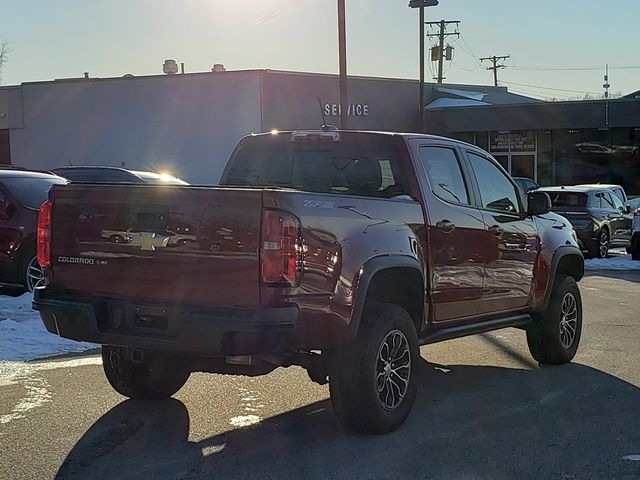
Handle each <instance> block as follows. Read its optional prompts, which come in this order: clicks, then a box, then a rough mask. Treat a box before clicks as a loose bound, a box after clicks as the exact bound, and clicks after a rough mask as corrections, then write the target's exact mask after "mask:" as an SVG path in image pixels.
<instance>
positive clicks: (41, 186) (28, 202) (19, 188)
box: [5, 177, 67, 208]
mask: <svg viewBox="0 0 640 480" xmlns="http://www.w3.org/2000/svg"><path fill="white" fill-rule="evenodd" d="M66 183H67V181H66V180H64V179H62V178H57V177H51V178H47V177H12V178H10V179H9V180H8V181H6V183H5V184H6V186H7V187H8V188H9V191H10V192H11V193H12V194H13V195H14V196H15V197H16V199H17V200H18V202H20V204H22V205H23V206H25V207H28V208H40V205H42V204H43V203H44V202H45V201H46V200H47V198H48V195H49V189H50V188H51V186H52V185H65V184H66Z"/></svg>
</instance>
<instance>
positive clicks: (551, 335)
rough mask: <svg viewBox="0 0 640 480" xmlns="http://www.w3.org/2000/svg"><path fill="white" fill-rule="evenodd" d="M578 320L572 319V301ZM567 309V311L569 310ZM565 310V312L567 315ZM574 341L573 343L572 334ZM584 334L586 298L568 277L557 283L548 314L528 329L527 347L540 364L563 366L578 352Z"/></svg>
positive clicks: (536, 317)
mask: <svg viewBox="0 0 640 480" xmlns="http://www.w3.org/2000/svg"><path fill="white" fill-rule="evenodd" d="M569 297H572V298H573V302H574V305H575V316H573V315H570V310H571V309H570V305H571V299H570V298H569ZM565 307H567V308H565ZM563 309H564V312H563ZM572 330H573V338H572V340H571V342H569V341H568V340H569V337H568V336H567V335H569V336H570V334H571V331H572ZM581 334H582V298H581V297H580V290H578V284H577V283H576V281H575V280H574V279H573V277H569V276H566V275H558V276H557V277H556V279H555V282H554V285H553V290H552V292H551V299H550V300H549V305H548V307H547V310H546V311H545V312H543V313H541V314H538V315H535V316H534V319H533V323H532V324H531V325H529V327H528V328H527V343H528V345H529V351H530V352H531V355H532V356H533V358H535V359H536V360H537V361H538V362H540V363H549V364H554V365H561V364H564V363H568V362H570V361H571V360H572V359H573V357H574V356H575V354H576V352H577V351H578V345H579V344H580V336H581Z"/></svg>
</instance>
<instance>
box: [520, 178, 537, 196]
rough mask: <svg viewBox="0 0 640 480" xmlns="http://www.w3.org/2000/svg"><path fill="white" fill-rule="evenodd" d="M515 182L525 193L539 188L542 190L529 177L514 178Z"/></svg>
mask: <svg viewBox="0 0 640 480" xmlns="http://www.w3.org/2000/svg"><path fill="white" fill-rule="evenodd" d="M513 180H514V181H515V182H516V185H518V186H519V187H520V189H521V190H522V191H523V192H524V193H528V192H530V191H531V190H537V189H538V188H540V185H538V184H537V183H536V182H534V181H533V180H531V179H530V178H527V177H513Z"/></svg>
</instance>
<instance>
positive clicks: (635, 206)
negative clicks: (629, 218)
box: [629, 197, 640, 260]
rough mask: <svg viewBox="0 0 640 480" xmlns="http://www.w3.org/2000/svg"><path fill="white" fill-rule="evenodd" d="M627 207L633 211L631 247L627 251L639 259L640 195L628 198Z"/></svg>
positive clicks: (635, 258) (632, 256)
mask: <svg viewBox="0 0 640 480" xmlns="http://www.w3.org/2000/svg"><path fill="white" fill-rule="evenodd" d="M629 208H630V209H631V212H632V213H633V224H632V227H631V248H630V249H629V253H630V254H631V258H633V259H634V260H640V197H638V198H632V199H630V200H629Z"/></svg>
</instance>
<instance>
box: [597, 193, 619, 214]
mask: <svg viewBox="0 0 640 480" xmlns="http://www.w3.org/2000/svg"><path fill="white" fill-rule="evenodd" d="M611 197H612V196H611V195H609V193H607V192H602V194H601V197H600V198H601V199H602V208H608V209H611V210H613V209H615V208H616V207H614V206H613V200H612V199H611Z"/></svg>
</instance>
